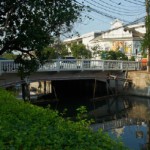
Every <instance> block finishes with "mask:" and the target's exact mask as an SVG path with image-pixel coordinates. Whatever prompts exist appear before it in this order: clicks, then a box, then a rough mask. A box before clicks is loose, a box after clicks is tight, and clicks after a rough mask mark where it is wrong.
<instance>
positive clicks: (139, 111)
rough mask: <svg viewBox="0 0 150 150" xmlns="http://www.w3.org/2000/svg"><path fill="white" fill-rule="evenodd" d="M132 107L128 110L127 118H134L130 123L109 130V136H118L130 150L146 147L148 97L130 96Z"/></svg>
mask: <svg viewBox="0 0 150 150" xmlns="http://www.w3.org/2000/svg"><path fill="white" fill-rule="evenodd" d="M131 100H132V104H133V107H132V108H131V109H130V110H128V113H127V114H128V118H132V119H134V120H135V123H134V124H132V125H125V126H123V127H121V128H116V129H112V130H109V131H108V133H109V135H110V136H111V137H113V138H114V137H120V138H121V139H122V141H123V143H124V144H125V145H126V146H127V147H128V148H129V149H132V150H141V149H146V144H147V142H148V134H147V133H148V126H147V124H148V121H149V120H150V105H149V104H150V99H149V98H141V97H131Z"/></svg>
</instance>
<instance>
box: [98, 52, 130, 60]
mask: <svg viewBox="0 0 150 150" xmlns="http://www.w3.org/2000/svg"><path fill="white" fill-rule="evenodd" d="M100 56H101V59H104V60H128V57H127V56H126V55H125V54H124V53H122V52H120V51H112V50H111V51H101V54H100Z"/></svg>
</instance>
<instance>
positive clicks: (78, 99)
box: [35, 80, 150, 150]
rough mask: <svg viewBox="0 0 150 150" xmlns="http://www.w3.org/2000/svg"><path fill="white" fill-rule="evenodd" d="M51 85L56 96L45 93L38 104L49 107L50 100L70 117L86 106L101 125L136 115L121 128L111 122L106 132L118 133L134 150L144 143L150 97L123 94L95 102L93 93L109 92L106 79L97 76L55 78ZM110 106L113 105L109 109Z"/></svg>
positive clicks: (97, 94) (98, 95) (113, 136)
mask: <svg viewBox="0 0 150 150" xmlns="http://www.w3.org/2000/svg"><path fill="white" fill-rule="evenodd" d="M52 85H53V87H54V88H53V93H54V94H53V96H52V95H46V96H44V97H42V98H41V99H42V100H44V102H38V101H37V103H35V104H36V105H39V106H42V107H47V105H48V104H50V106H51V108H52V109H56V110H58V111H59V113H62V112H64V109H67V111H66V113H65V115H64V117H71V118H74V117H75V116H76V115H77V112H76V109H77V108H79V107H80V106H85V107H86V108H87V111H88V114H89V116H90V117H91V118H93V119H95V125H97V126H99V125H100V126H101V125H102V124H105V123H106V122H107V121H109V122H111V121H114V122H115V121H117V120H119V119H128V120H129V121H130V119H131V120H132V119H133V120H134V122H132V123H131V124H130V123H128V124H123V125H120V126H119V128H118V126H114V127H113V128H111V127H112V125H109V127H110V128H108V129H107V130H106V131H105V132H107V133H109V135H110V136H111V137H112V138H113V139H114V138H117V137H119V138H120V139H121V140H122V141H123V143H124V144H125V145H126V146H127V147H128V148H129V149H131V150H141V149H142V148H144V147H145V145H146V143H147V131H148V126H147V122H148V120H150V98H143V97H134V96H130V97H129V96H126V95H124V96H123V97H122V96H121V97H115V98H109V103H108V98H107V99H102V100H100V101H97V102H93V101H92V99H93V97H101V96H106V95H107V89H106V83H105V82H100V81H97V84H95V81H94V80H88V81H87V80H81V81H78V80H73V81H54V82H52ZM45 100H47V101H45ZM108 106H110V107H109V109H108ZM114 122H113V124H114ZM101 127H102V126H101ZM97 129H98V128H97ZM94 130H96V129H94ZM138 133H139V134H138Z"/></svg>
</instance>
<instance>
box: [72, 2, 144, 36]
mask: <svg viewBox="0 0 150 150" xmlns="http://www.w3.org/2000/svg"><path fill="white" fill-rule="evenodd" d="M76 2H77V3H79V4H81V5H85V6H90V12H84V13H83V16H85V15H86V16H88V17H90V18H91V19H88V18H87V17H83V21H82V22H81V23H76V24H75V27H74V31H78V32H79V34H80V35H82V34H85V33H89V32H92V31H104V30H108V29H109V28H110V24H111V22H113V21H114V19H115V18H117V19H119V20H122V21H123V22H124V23H125V24H128V23H130V22H133V21H134V20H137V19H139V18H141V17H144V16H145V15H146V13H145V0H76ZM82 2H83V3H82Z"/></svg>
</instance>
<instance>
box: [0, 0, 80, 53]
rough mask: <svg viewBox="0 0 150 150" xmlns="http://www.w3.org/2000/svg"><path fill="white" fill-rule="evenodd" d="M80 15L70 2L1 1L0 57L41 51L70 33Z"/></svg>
mask: <svg viewBox="0 0 150 150" xmlns="http://www.w3.org/2000/svg"><path fill="white" fill-rule="evenodd" d="M81 11H82V7H81V6H79V5H78V4H77V3H75V1H73V0H53V1H51V0H42V1H41V0H23V1H22V0H1V1H0V33H1V35H2V36H1V38H0V55H1V54H3V53H4V52H6V51H13V50H17V51H21V52H22V53H27V54H29V53H30V52H31V51H34V52H37V51H41V50H43V48H45V47H47V46H48V45H50V44H51V43H53V39H54V36H58V35H59V34H61V33H65V32H67V31H70V30H71V28H72V27H73V23H74V22H75V21H77V20H78V18H79V17H80V12H81Z"/></svg>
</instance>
